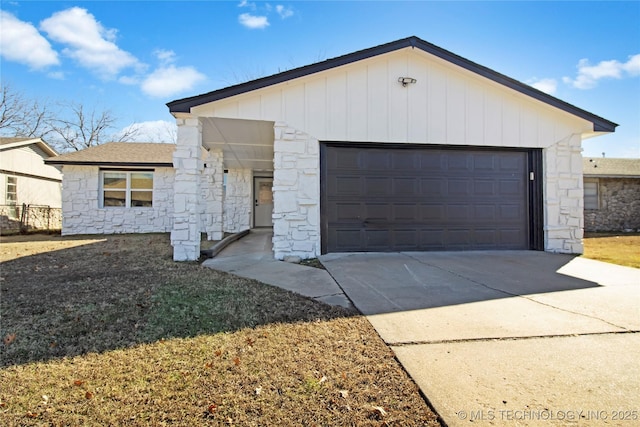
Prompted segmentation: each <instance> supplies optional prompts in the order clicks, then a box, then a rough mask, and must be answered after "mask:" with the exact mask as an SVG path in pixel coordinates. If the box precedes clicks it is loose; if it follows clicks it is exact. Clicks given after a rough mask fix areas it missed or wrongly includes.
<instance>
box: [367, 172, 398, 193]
mask: <svg viewBox="0 0 640 427" xmlns="http://www.w3.org/2000/svg"><path fill="white" fill-rule="evenodd" d="M363 179H364V188H365V194H367V195H369V196H384V197H391V196H392V195H393V186H392V182H391V178H388V177H372V176H365V177H363Z"/></svg>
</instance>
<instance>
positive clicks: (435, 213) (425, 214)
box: [420, 205, 446, 224]
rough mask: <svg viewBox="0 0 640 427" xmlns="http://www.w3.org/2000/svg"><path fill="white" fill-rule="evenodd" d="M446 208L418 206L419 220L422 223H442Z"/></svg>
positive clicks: (440, 206) (441, 206)
mask: <svg viewBox="0 0 640 427" xmlns="http://www.w3.org/2000/svg"><path fill="white" fill-rule="evenodd" d="M445 209H446V206H443V205H422V206H420V212H421V215H420V218H421V219H422V221H423V222H424V223H427V224H428V223H429V222H433V221H437V220H440V221H444V219H445Z"/></svg>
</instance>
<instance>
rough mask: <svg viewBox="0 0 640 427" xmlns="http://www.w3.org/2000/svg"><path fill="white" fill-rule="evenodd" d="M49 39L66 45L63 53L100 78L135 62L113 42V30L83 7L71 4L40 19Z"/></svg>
mask: <svg viewBox="0 0 640 427" xmlns="http://www.w3.org/2000/svg"><path fill="white" fill-rule="evenodd" d="M40 28H41V29H42V30H43V31H45V32H46V33H47V35H48V36H49V38H50V39H52V40H54V41H56V42H59V43H62V44H64V45H66V46H68V47H66V48H65V49H64V50H63V53H64V54H65V55H67V56H69V57H71V58H73V59H75V60H77V61H78V62H79V63H80V65H81V66H83V67H85V68H88V69H90V70H92V71H93V72H95V73H96V74H97V75H98V76H100V77H102V78H106V79H109V78H113V77H115V76H117V75H118V74H119V73H120V71H122V70H123V69H126V68H129V67H136V66H139V65H140V64H139V62H138V60H137V59H136V58H135V57H134V56H133V55H131V54H130V53H129V52H126V51H124V50H122V49H120V48H119V47H118V46H117V45H116V44H115V43H114V41H115V38H116V34H117V30H115V29H107V28H104V27H103V26H102V24H101V23H100V22H98V21H97V20H96V18H95V17H94V16H93V15H92V14H90V13H89V12H88V11H87V10H86V9H82V8H79V7H72V8H70V9H66V10H63V11H60V12H56V13H54V14H53V15H52V16H51V17H49V18H47V19H45V20H44V21H42V22H41V23H40Z"/></svg>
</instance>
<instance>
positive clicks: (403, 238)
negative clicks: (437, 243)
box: [395, 229, 420, 251]
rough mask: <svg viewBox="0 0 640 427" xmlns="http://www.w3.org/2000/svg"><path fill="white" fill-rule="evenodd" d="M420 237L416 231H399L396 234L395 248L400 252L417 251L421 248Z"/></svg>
mask: <svg viewBox="0 0 640 427" xmlns="http://www.w3.org/2000/svg"><path fill="white" fill-rule="evenodd" d="M419 237H420V235H419V234H418V233H417V230H416V229H410V230H407V229H399V230H396V232H395V247H396V248H397V249H396V250H398V251H409V250H417V249H418V248H419V247H420V240H419Z"/></svg>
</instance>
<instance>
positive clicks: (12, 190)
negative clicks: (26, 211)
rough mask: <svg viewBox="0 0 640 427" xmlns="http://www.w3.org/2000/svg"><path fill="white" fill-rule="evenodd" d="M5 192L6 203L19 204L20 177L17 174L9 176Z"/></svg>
mask: <svg viewBox="0 0 640 427" xmlns="http://www.w3.org/2000/svg"><path fill="white" fill-rule="evenodd" d="M6 190H7V191H6V192H5V199H6V200H5V203H6V204H7V205H12V206H15V205H17V204H18V178H17V177H15V176H8V177H7V188H6Z"/></svg>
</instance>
